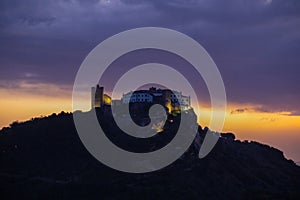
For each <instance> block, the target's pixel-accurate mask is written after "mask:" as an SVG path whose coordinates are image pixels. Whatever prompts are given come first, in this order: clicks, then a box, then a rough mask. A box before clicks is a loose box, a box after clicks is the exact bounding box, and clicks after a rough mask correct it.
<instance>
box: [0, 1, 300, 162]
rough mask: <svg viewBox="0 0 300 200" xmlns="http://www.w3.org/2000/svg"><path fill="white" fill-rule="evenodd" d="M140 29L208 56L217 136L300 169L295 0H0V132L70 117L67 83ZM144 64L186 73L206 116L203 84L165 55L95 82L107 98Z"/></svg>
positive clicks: (298, 13)
mask: <svg viewBox="0 0 300 200" xmlns="http://www.w3.org/2000/svg"><path fill="white" fill-rule="evenodd" d="M145 26H156V27H165V28H170V29H174V30H177V31H180V32H182V33H184V34H186V35H188V36H190V37H192V38H193V39H195V40H196V41H198V42H199V43H200V44H201V45H202V46H203V47H204V48H205V49H206V50H207V52H208V53H209V54H210V56H211V57H212V58H213V60H214V61H215V63H216V65H217V66H218V68H219V70H220V73H221V75H222V78H223V80H224V85H225V88H226V93H227V100H228V107H227V116H226V120H225V126H224V131H230V132H234V133H235V134H236V136H237V138H238V139H241V140H244V139H248V140H257V141H259V142H262V143H266V144H269V145H271V146H274V147H276V148H279V149H280V150H282V151H284V153H285V155H286V156H287V158H291V159H293V160H294V161H300V145H299V144H300V103H299V102H300V84H299V83H300V66H299V65H300V56H299V55H300V1H298V0H232V1H217V0H199V1H197V0H163V1H162V0H149V1H148V0H100V1H99V0H65V1H63V0H53V1H52V0H49V1H46V0H45V1H42V0H41V1H38V0H27V1H21V0H20V1H17V0H2V1H1V2H0V96H1V98H0V127H4V126H8V125H9V124H10V123H11V122H12V121H16V120H19V121H22V120H26V119H30V118H32V117H37V116H41V115H48V114H51V113H53V112H60V111H62V110H64V111H71V110H72V98H71V96H72V87H73V82H74V79H75V76H76V73H77V70H78V69H79V67H80V64H81V63H82V61H83V59H84V58H85V57H86V56H87V54H88V53H89V52H90V51H91V50H92V49H93V48H94V47H95V46H96V45H98V44H99V43H100V42H101V41H103V40H105V39H106V38H107V37H110V36H112V35H114V34H116V33H119V32H121V31H125V30H128V29H131V28H138V27H145ZM150 61H151V62H153V61H156V62H160V63H165V64H168V65H169V66H172V67H174V68H175V69H177V70H178V71H180V72H181V73H183V74H185V76H187V77H188V79H189V80H190V81H191V83H193V84H194V85H196V86H195V89H197V95H198V96H199V99H200V101H199V102H198V103H199V105H200V106H201V108H202V110H203V112H204V113H206V112H207V113H208V112H209V104H210V100H209V95H208V93H207V89H206V87H205V84H204V83H203V81H202V79H201V77H200V76H198V75H195V73H193V70H192V69H191V66H188V64H187V63H185V61H183V60H180V59H179V58H175V57H174V55H172V54H169V53H166V52H160V51H154V50H148V51H147V50H146V51H143V52H139V51H137V52H133V53H131V54H128V55H125V56H123V57H122V58H120V59H119V60H117V61H116V62H114V63H113V64H112V65H111V66H110V70H108V72H107V74H106V75H105V77H102V78H101V80H100V82H101V84H102V85H104V87H105V90H106V91H107V93H110V92H111V90H112V84H113V83H114V82H115V81H116V80H117V78H118V76H120V75H121V74H122V73H123V72H125V71H126V70H128V69H129V68H130V67H132V66H135V65H137V64H141V63H144V62H150ZM99 78H100V77H99ZM86 101H89V97H87V99H86ZM208 116H209V115H208V114H207V115H206V114H204V115H203V116H198V118H199V119H198V121H199V123H200V124H201V125H203V126H205V125H208V121H209V117H208Z"/></svg>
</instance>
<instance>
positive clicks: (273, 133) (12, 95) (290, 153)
mask: <svg viewBox="0 0 300 200" xmlns="http://www.w3.org/2000/svg"><path fill="white" fill-rule="evenodd" d="M0 95H1V96H2V98H1V99H0V113H1V115H0V128H2V127H5V126H8V125H9V124H10V123H12V122H13V121H25V120H29V119H31V118H33V117H39V116H45V115H50V114H52V113H59V112H61V111H65V112H71V111H72V98H71V95H70V94H69V95H60V96H54V95H50V94H49V95H45V94H41V95H39V94H28V93H24V92H23V93H22V92H9V91H7V90H2V89H0ZM3 97H4V98H3ZM87 101H88V102H89V100H86V101H85V102H86V103H87ZM244 106H245V105H228V107H227V111H226V118H225V123H224V128H223V132H233V133H234V134H235V135H236V137H237V139H240V140H256V141H258V142H261V143H265V144H269V145H271V146H274V147H276V148H279V149H280V150H282V151H284V153H285V156H286V157H287V158H292V159H293V160H295V161H300V145H299V142H300V123H299V122H300V116H289V115H287V114H288V113H265V112H259V111H251V110H250V111H249V110H248V111H245V112H243V113H237V114H232V113H231V111H232V110H235V109H236V108H241V107H244ZM252 107H255V106H254V105H252ZM200 109H201V111H200V113H201V115H200V116H199V113H196V114H197V115H198V122H199V124H200V125H201V126H202V127H205V126H209V121H210V109H209V107H200Z"/></svg>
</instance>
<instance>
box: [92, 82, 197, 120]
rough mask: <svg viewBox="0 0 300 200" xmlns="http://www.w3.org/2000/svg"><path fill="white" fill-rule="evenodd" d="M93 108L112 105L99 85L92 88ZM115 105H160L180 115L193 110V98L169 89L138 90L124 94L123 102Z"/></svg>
mask: <svg viewBox="0 0 300 200" xmlns="http://www.w3.org/2000/svg"><path fill="white" fill-rule="evenodd" d="M91 92H92V102H91V105H92V108H101V107H102V106H104V105H111V103H112V100H111V97H110V96H108V95H107V94H104V88H103V87H100V86H99V85H97V86H96V87H92V90H91ZM113 102H114V105H121V104H123V105H124V104H129V103H130V104H138V103H143V104H160V105H162V106H164V107H165V108H166V109H167V110H168V112H169V113H175V114H176V113H180V112H181V111H185V110H189V109H191V98H190V96H185V95H183V94H182V92H178V91H172V90H169V89H156V88H155V87H151V88H149V90H137V91H134V92H133V91H131V92H128V93H126V94H123V96H122V99H121V100H114V101H113Z"/></svg>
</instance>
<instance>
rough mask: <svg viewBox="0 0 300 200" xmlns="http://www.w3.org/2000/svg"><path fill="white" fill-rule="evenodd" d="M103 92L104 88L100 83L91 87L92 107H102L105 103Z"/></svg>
mask: <svg viewBox="0 0 300 200" xmlns="http://www.w3.org/2000/svg"><path fill="white" fill-rule="evenodd" d="M103 92H104V88H103V87H100V86H99V85H98V84H97V86H96V87H92V89H91V106H92V108H100V107H101V105H102V104H103Z"/></svg>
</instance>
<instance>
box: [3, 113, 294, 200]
mask: <svg viewBox="0 0 300 200" xmlns="http://www.w3.org/2000/svg"><path fill="white" fill-rule="evenodd" d="M100 118H101V115H100ZM107 127H108V128H109V129H110V130H111V132H114V131H117V129H114V125H113V124H108V125H107ZM206 130H207V129H206V128H205V129H204V130H203V129H202V128H201V127H200V126H199V130H198V137H197V139H198V140H199V139H200V140H201V138H202V139H203V137H204V135H205V132H206ZM167 134H168V133H167ZM171 138H172V137H171V136H170V137H166V138H165V139H163V140H169V139H171ZM116 142H117V141H116ZM158 146H159V145H158ZM0 153H1V154H0V194H1V199H17V198H25V199H27V198H28V199H71V198H72V199H203V198H204V199H254V198H255V199H300V191H299V188H300V167H298V166H297V165H296V164H295V163H294V162H293V161H291V160H287V159H285V158H284V156H283V153H282V152H281V151H279V150H277V149H275V148H272V147H270V146H267V145H263V144H260V143H258V142H252V141H251V142H248V141H244V142H241V141H239V140H235V136H234V134H232V133H227V134H222V137H221V138H220V140H219V141H218V143H217V145H216V146H215V148H214V149H213V151H212V152H211V153H210V154H209V155H208V156H207V157H205V158H204V159H201V160H200V159H198V158H197V151H196V149H195V146H194V145H192V146H191V148H190V149H189V150H188V151H187V152H186V153H185V154H184V155H183V156H182V158H181V159H178V160H177V161H176V162H175V163H173V164H171V165H170V166H168V167H166V168H164V169H162V170H159V171H156V172H152V173H146V174H128V173H123V172H119V171H116V170H113V169H110V168H109V167H107V166H104V165H103V164H101V163H100V162H98V161H97V160H95V159H94V158H93V157H92V156H91V155H90V154H89V153H88V152H87V150H86V149H85V147H84V146H83V145H82V143H81V141H80V139H79V137H78V135H77V133H76V130H75V127H74V123H73V119H72V114H70V113H63V112H62V113H60V114H58V115H56V114H53V115H51V116H48V117H44V118H36V119H32V120H30V121H27V122H23V123H17V122H16V123H13V124H11V127H10V128H4V129H3V130H1V131H0Z"/></svg>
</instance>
